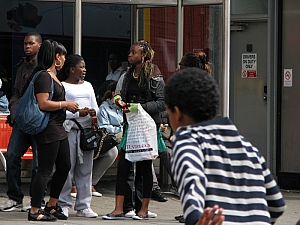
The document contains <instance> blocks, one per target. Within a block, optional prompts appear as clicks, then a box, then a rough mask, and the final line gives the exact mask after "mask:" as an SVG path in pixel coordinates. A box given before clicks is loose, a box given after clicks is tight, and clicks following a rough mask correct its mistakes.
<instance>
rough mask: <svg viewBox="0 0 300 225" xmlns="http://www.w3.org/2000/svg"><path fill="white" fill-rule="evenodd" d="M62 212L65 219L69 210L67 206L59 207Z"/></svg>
mask: <svg viewBox="0 0 300 225" xmlns="http://www.w3.org/2000/svg"><path fill="white" fill-rule="evenodd" d="M61 209H62V211H63V214H64V215H65V216H66V217H69V209H70V207H69V206H63V207H61Z"/></svg>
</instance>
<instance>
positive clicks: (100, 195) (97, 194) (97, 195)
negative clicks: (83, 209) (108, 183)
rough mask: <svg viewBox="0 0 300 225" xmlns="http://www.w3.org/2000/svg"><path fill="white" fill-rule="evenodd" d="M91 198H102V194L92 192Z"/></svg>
mask: <svg viewBox="0 0 300 225" xmlns="http://www.w3.org/2000/svg"><path fill="white" fill-rule="evenodd" d="M92 196H95V197H102V194H101V193H100V192H98V191H93V192H92Z"/></svg>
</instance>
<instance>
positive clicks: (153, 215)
mask: <svg viewBox="0 0 300 225" xmlns="http://www.w3.org/2000/svg"><path fill="white" fill-rule="evenodd" d="M156 217H157V214H156V213H153V212H150V211H148V218H156Z"/></svg>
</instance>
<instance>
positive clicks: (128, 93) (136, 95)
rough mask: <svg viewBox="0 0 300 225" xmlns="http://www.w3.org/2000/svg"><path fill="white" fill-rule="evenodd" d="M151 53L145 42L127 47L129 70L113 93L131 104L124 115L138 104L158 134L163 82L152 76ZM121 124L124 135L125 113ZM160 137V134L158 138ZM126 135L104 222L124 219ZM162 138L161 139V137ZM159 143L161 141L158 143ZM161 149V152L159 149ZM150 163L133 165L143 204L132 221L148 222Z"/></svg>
mask: <svg viewBox="0 0 300 225" xmlns="http://www.w3.org/2000/svg"><path fill="white" fill-rule="evenodd" d="M153 57H154V51H153V49H152V48H151V46H150V44H149V43H148V42H147V41H138V42H136V43H134V44H133V45H132V46H131V47H130V52H129V55H128V62H129V63H130V65H131V66H130V68H129V70H128V71H127V73H126V74H125V75H123V76H122V77H121V78H120V79H119V81H118V84H117V88H116V92H117V93H118V90H120V95H121V97H122V101H124V102H126V103H130V107H128V108H126V109H123V112H124V113H128V112H136V111H137V106H138V103H140V104H141V106H142V107H143V109H144V110H145V111H146V112H147V113H148V114H149V115H150V116H151V117H152V118H153V119H154V121H155V123H156V125H157V130H158V132H160V131H159V127H160V123H161V119H160V112H162V111H164V110H165V104H164V96H163V90H164V81H163V78H162V77H161V76H153V71H154V64H153V63H152V60H153ZM124 122H125V129H124V131H125V132H126V130H127V128H128V124H127V123H126V116H125V114H124ZM158 136H159V135H158ZM126 138H127V137H126V135H125V134H124V136H123V139H122V141H121V143H120V146H119V149H121V151H120V152H119V156H120V158H119V162H118V171H117V182H116V203H115V208H114V210H113V211H112V212H111V213H109V214H107V215H105V216H103V217H102V218H103V219H106V220H121V219H124V212H123V202H124V196H125V194H126V187H127V186H126V183H127V178H128V176H129V172H130V167H131V165H132V162H130V161H128V160H127V159H125V145H126ZM160 138H161V137H160ZM161 141H162V140H161ZM160 150H164V149H159V151H160ZM151 166H152V160H144V161H139V162H136V179H135V183H136V184H138V183H139V182H140V179H141V177H143V179H142V184H143V185H142V186H143V188H142V191H143V201H142V206H141V208H140V209H139V210H137V211H136V215H135V216H133V217H132V218H133V219H135V220H144V219H148V206H149V202H150V198H151V192H152V185H153V177H152V169H151Z"/></svg>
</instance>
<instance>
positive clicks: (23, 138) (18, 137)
mask: <svg viewBox="0 0 300 225" xmlns="http://www.w3.org/2000/svg"><path fill="white" fill-rule="evenodd" d="M29 146H31V147H32V153H33V160H32V177H31V180H32V179H33V177H34V176H35V174H36V172H37V168H38V160H37V144H36V142H35V141H34V140H33V139H32V137H31V135H29V134H26V133H24V132H23V131H22V130H21V129H20V128H19V127H18V124H17V123H15V124H14V126H13V129H12V133H11V136H10V139H9V143H8V147H7V153H6V154H5V157H6V166H7V168H6V169H7V170H6V182H7V188H8V189H7V192H6V194H7V195H8V197H9V199H12V200H14V201H16V202H17V203H22V202H23V197H24V194H23V193H22V191H21V185H22V183H21V157H22V156H23V155H24V154H25V153H26V151H27V149H28V148H29ZM31 183H32V182H31ZM29 195H30V196H32V195H31V185H30V190H29Z"/></svg>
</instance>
